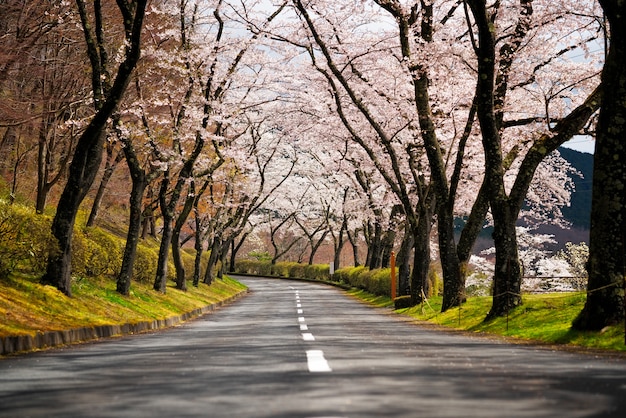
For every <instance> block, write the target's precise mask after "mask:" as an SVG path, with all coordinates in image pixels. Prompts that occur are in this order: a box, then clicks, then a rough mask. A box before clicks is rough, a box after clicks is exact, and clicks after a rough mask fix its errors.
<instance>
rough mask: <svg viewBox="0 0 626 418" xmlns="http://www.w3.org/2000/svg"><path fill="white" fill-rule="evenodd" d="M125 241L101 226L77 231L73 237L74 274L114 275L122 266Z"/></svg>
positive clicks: (86, 275) (92, 275)
mask: <svg viewBox="0 0 626 418" xmlns="http://www.w3.org/2000/svg"><path fill="white" fill-rule="evenodd" d="M123 248H124V247H123V242H122V241H121V240H120V239H118V238H115V237H113V236H112V235H111V234H108V233H106V232H105V231H103V230H102V229H100V228H97V227H89V228H84V229H83V230H82V231H75V232H74V237H73V239H72V274H75V275H77V276H85V277H99V276H109V277H114V276H115V275H116V274H117V273H119V271H120V268H121V267H122V254H123Z"/></svg>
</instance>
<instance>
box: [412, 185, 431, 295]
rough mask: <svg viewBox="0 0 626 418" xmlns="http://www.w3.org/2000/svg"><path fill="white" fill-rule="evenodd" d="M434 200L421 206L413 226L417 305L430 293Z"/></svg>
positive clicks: (413, 280) (414, 278) (414, 282)
mask: <svg viewBox="0 0 626 418" xmlns="http://www.w3.org/2000/svg"><path fill="white" fill-rule="evenodd" d="M433 205H434V199H432V196H431V199H429V200H428V202H424V203H422V204H420V205H419V219H418V220H417V224H416V225H413V226H412V233H413V241H414V243H415V247H414V255H413V273H412V274H411V300H412V301H413V303H415V304H417V303H419V302H421V301H422V299H423V295H426V296H427V295H428V294H429V293H430V288H429V283H428V272H429V271H430V232H431V230H432V225H433V209H432V206H433Z"/></svg>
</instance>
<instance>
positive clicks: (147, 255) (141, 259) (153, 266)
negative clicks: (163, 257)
mask: <svg viewBox="0 0 626 418" xmlns="http://www.w3.org/2000/svg"><path fill="white" fill-rule="evenodd" d="M158 259H159V253H158V251H157V250H156V249H154V248H152V247H150V246H148V245H144V244H142V243H139V244H138V245H137V258H136V259H135V264H134V265H133V280H135V281H137V282H140V283H150V282H152V281H153V280H154V279H155V277H156V270H157V260H158Z"/></svg>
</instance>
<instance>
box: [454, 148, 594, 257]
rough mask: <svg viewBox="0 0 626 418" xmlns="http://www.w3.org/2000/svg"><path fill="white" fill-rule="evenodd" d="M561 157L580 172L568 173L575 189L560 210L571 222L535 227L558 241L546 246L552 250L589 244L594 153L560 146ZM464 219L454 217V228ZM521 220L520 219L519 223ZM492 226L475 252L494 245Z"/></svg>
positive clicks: (458, 226)
mask: <svg viewBox="0 0 626 418" xmlns="http://www.w3.org/2000/svg"><path fill="white" fill-rule="evenodd" d="M559 152H560V153H561V156H562V157H563V158H564V159H566V160H567V161H568V162H569V163H570V164H571V165H572V166H573V167H574V168H575V169H576V170H577V171H578V172H579V173H580V174H581V175H582V177H580V176H577V175H571V178H572V181H573V182H574V185H575V189H574V191H573V192H572V196H571V202H570V206H568V207H564V208H562V209H561V211H562V213H563V216H564V217H565V219H567V220H568V221H569V222H570V223H571V227H570V228H568V229H562V228H561V227H558V226H556V225H551V224H545V225H541V226H539V228H537V233H540V234H549V235H554V239H555V240H556V241H557V242H558V243H557V244H555V245H548V247H549V248H550V249H551V250H553V251H556V250H559V249H561V248H563V247H564V246H565V243H566V242H573V243H575V244H578V243H580V242H586V243H589V226H590V214H591V185H592V180H593V154H588V153H584V152H579V151H575V150H572V149H569V148H565V147H560V148H559ZM464 224H465V221H464V220H463V219H457V220H456V222H455V231H456V233H457V234H459V233H460V231H461V229H462V228H463V225H464ZM521 224H523V221H521V220H520V225H521ZM491 233H492V228H490V227H486V228H484V229H483V231H482V232H481V234H480V236H479V237H478V239H477V242H476V244H475V245H474V252H475V253H478V252H480V251H482V250H484V249H486V248H490V247H492V246H493V240H492V238H491Z"/></svg>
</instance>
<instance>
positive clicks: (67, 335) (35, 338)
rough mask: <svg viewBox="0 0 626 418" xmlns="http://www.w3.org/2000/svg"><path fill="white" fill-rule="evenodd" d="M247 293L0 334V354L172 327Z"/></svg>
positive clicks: (245, 291)
mask: <svg viewBox="0 0 626 418" xmlns="http://www.w3.org/2000/svg"><path fill="white" fill-rule="evenodd" d="M247 293H248V291H247V290H244V291H242V292H240V293H238V294H236V295H234V296H231V297H230V298H227V299H225V300H223V301H220V302H216V303H213V304H211V305H208V306H204V307H202V308H198V309H194V310H192V311H190V312H185V313H184V314H181V315H176V316H172V317H169V318H165V319H155V320H154V321H142V322H136V323H127V324H119V325H118V324H115V325H98V326H93V327H82V328H76V329H70V330H61V331H46V332H38V333H36V334H35V335H10V336H6V337H0V356H4V355H8V354H15V353H23V352H28V351H34V350H42V349H47V348H53V347H59V346H63V345H68V344H75V343H81V342H88V341H95V340H99V339H102V338H109V337H113V336H122V335H131V334H139V333H142V332H147V331H154V330H158V329H163V328H169V327H173V326H175V325H178V324H180V323H182V322H185V321H188V320H190V319H194V318H197V317H200V316H202V315H204V314H207V313H209V312H212V311H214V310H216V309H218V308H220V307H222V306H224V305H227V304H229V303H232V302H234V301H235V300H236V299H239V298H240V297H242V296H244V295H245V294H247Z"/></svg>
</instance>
